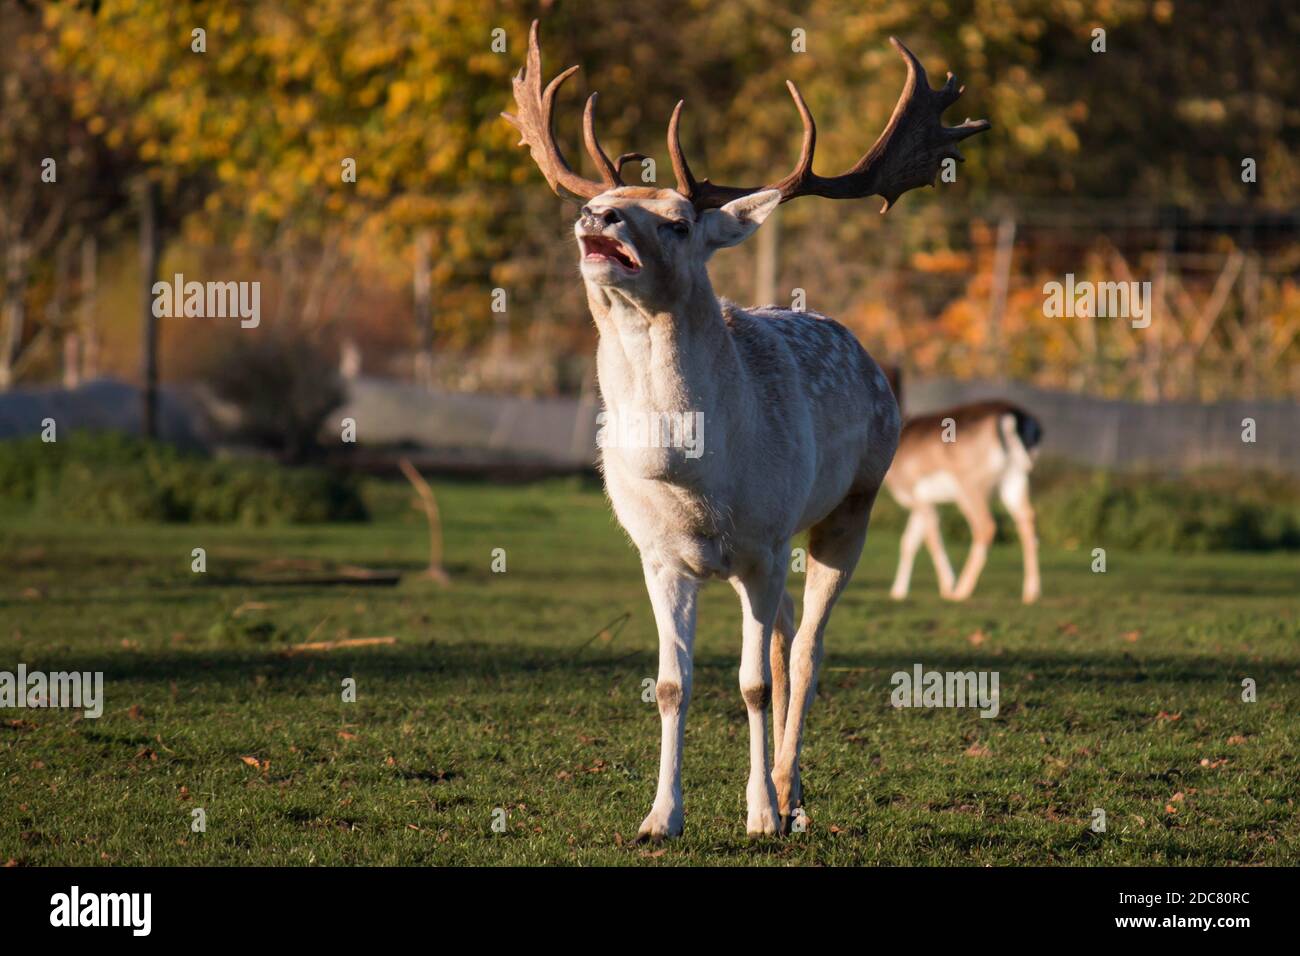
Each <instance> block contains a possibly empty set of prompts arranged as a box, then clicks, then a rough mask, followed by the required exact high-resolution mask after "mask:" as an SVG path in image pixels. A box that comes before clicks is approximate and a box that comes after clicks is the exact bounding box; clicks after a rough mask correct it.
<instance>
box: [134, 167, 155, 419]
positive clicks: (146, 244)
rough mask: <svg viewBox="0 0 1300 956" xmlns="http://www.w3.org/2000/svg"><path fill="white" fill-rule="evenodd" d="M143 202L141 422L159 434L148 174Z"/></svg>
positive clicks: (141, 186) (141, 185) (141, 190)
mask: <svg viewBox="0 0 1300 956" xmlns="http://www.w3.org/2000/svg"><path fill="white" fill-rule="evenodd" d="M136 193H137V197H138V199H139V204H140V308H141V310H142V311H141V318H142V319H143V320H144V327H143V331H144V336H143V350H142V354H141V356H140V364H141V378H142V379H143V385H144V391H143V397H144V406H143V408H142V409H141V425H142V431H143V433H144V437H146V438H157V437H158V317H157V316H155V315H154V314H153V284H154V281H155V279H156V277H157V275H158V254H159V251H160V249H161V242H160V239H159V235H158V195H157V190H156V187H155V186H154V184H153V183H152V182H150V181H149V179H148V178H147V177H142V178H141V179H140V180H139V182H138V183H137V184H136Z"/></svg>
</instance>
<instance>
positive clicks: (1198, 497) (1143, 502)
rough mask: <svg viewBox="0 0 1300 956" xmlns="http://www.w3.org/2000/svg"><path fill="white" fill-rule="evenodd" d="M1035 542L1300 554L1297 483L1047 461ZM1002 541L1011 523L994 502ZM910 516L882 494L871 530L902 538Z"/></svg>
mask: <svg viewBox="0 0 1300 956" xmlns="http://www.w3.org/2000/svg"><path fill="white" fill-rule="evenodd" d="M1030 487H1031V497H1032V500H1033V503H1034V510H1035V512H1036V513H1037V517H1038V521H1037V524H1038V536H1039V538H1040V539H1041V540H1042V542H1043V543H1044V544H1045V545H1047V546H1049V547H1062V548H1068V549H1073V548H1085V547H1086V548H1088V549H1091V548H1094V547H1114V548H1124V549H1126V550H1130V551H1267V550H1275V549H1295V548H1300V481H1297V480H1296V479H1294V478H1291V477H1287V476H1284V475H1277V474H1272V473H1267V472H1260V473H1250V472H1239V471H1231V470H1228V469H1214V470H1207V471H1199V472H1192V473H1189V474H1186V475H1182V476H1178V477H1169V476H1166V475H1156V474H1151V473H1146V472H1108V471H1101V470H1094V469H1087V468H1080V467H1079V466H1076V465H1070V464H1067V463H1064V462H1060V461H1046V462H1043V463H1042V464H1040V466H1039V467H1037V468H1035V469H1034V473H1033V475H1032V476H1031V477H1030ZM992 507H993V513H994V517H995V518H996V519H997V523H998V534H997V540H999V541H1012V542H1013V541H1015V540H1016V532H1015V526H1014V525H1013V524H1012V522H1011V520H1010V518H1009V517H1008V516H1007V515H1006V513H1005V512H1004V510H1003V509H1002V507H1001V505H1000V504H999V503H998V502H997V500H996V496H995V497H994V501H993V503H992ZM939 513H940V515H941V518H942V528H943V536H944V541H945V543H946V544H949V545H952V544H957V545H958V546H965V544H966V543H968V542H969V541H970V531H969V529H968V527H967V525H966V521H965V519H963V518H962V516H961V513H960V512H959V511H958V510H957V508H956V507H955V506H953V505H946V506H944V507H942V508H940V509H939ZM906 523H907V513H906V512H905V511H904V510H903V509H902V508H900V507H899V506H898V505H897V504H895V503H894V500H893V499H892V498H891V497H890V496H889V494H888V492H882V493H881V495H880V499H879V500H878V501H877V503H876V508H875V511H874V512H873V513H872V516H871V528H872V530H873V531H875V532H883V533H886V534H890V535H898V534H901V533H902V530H903V526H904V525H905V524H906Z"/></svg>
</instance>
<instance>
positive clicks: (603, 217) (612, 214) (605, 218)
mask: <svg viewBox="0 0 1300 956" xmlns="http://www.w3.org/2000/svg"><path fill="white" fill-rule="evenodd" d="M582 218H583V219H584V220H585V221H586V222H588V223H590V224H591V225H593V226H601V225H605V226H612V225H614V223H616V222H622V221H623V217H622V216H620V215H619V212H618V210H617V209H592V208H591V207H590V206H583V207H582Z"/></svg>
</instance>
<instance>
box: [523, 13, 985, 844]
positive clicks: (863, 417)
mask: <svg viewBox="0 0 1300 956" xmlns="http://www.w3.org/2000/svg"><path fill="white" fill-rule="evenodd" d="M891 42H893V44H894V46H895V47H896V48H897V49H898V50H899V52H900V53H901V54H902V55H903V57H904V58H905V60H906V61H907V67H908V77H907V84H906V87H905V88H904V91H903V95H902V97H901V98H900V99H899V102H898V106H897V107H896V108H895V110H894V114H893V116H892V118H891V119H890V121H889V125H888V126H887V127H886V129H885V131H884V133H883V134H882V135H881V137H880V139H879V140H878V141H877V142H876V144H875V145H874V146H873V147H872V148H871V150H869V151H868V152H867V154H866V155H865V156H863V157H862V159H861V160H859V161H858V163H857V164H856V165H854V166H853V167H852V168H851V169H850V170H849V171H848V172H846V173H845V174H844V175H842V176H834V177H822V176H818V175H816V174H815V173H814V172H813V171H812V159H813V150H814V145H815V136H816V133H815V128H814V125H813V120H812V116H811V114H810V113H809V111H808V107H807V106H806V104H805V103H804V101H803V98H802V96H800V94H799V91H798V90H797V89H796V88H795V86H794V84H792V83H791V84H787V85H788V86H789V88H790V93H791V95H792V96H793V97H794V101H795V105H796V107H797V108H798V110H799V113H800V116H801V117H802V119H803V124H804V138H803V150H802V154H801V156H800V159H799V162H798V164H797V165H796V167H795V169H794V171H793V172H792V173H790V175H788V176H786V177H785V178H784V179H782V180H780V181H779V182H777V183H773V184H772V185H770V186H767V187H752V188H739V187H729V186H718V185H714V184H712V183H710V182H709V181H708V180H707V179H705V180H696V179H695V178H694V177H693V176H692V174H691V171H690V169H689V167H688V166H687V164H686V159H685V157H684V156H683V155H682V150H681V145H680V142H679V139H678V122H679V120H680V117H681V108H682V104H681V103H678V104H677V109H676V110H675V111H674V112H673V116H672V120H671V122H670V123H669V127H668V148H669V155H670V157H671V159H672V165H673V171H674V173H675V175H676V178H677V188H676V189H675V190H673V189H651V188H644V187H628V186H625V185H624V184H623V182H622V180H621V179H620V176H619V171H620V169H621V168H622V165H623V163H624V162H626V161H628V160H630V159H634V158H636V159H641V158H644V157H642V156H640V154H624V155H623V156H620V157H619V158H618V160H617V161H611V160H610V159H609V157H608V156H607V155H606V154H605V152H604V150H603V149H601V147H600V144H599V143H598V142H597V140H596V134H595V124H594V116H593V114H594V106H595V100H596V94H594V93H593V94H592V95H591V97H590V98H589V99H588V101H587V106H586V110H585V113H584V117H583V120H584V122H583V133H584V139H585V142H586V146H587V151H588V153H589V154H590V155H591V158H592V160H593V162H594V163H595V164H596V168H597V169H598V170H599V171H600V176H601V180H600V181H599V182H597V181H594V180H589V179H585V178H583V177H581V176H580V175H578V174H576V173H575V172H574V171H573V170H572V169H570V167H569V166H568V164H567V163H566V162H565V160H564V158H563V156H562V154H561V153H560V150H559V147H558V146H557V144H556V142H555V139H554V133H553V131H552V114H553V110H554V103H555V95H556V92H557V91H558V89H559V86H560V84H561V83H562V82H563V81H564V80H565V79H567V78H568V77H569V76H571V75H572V74H573V73H574V72H575V71H576V70H577V67H576V66H575V67H571V68H570V69H568V70H566V71H564V72H563V73H561V74H560V75H559V76H557V77H555V79H553V80H552V81H551V82H550V83H549V84H548V85H547V86H546V88H545V90H543V89H542V84H541V76H542V70H541V52H540V49H539V47H538V42H537V23H536V22H534V23H533V26H532V30H531V33H530V35H529V43H528V61H527V66H526V67H525V69H524V70H522V71H521V72H520V74H519V75H518V76H517V77H516V78H515V81H514V98H515V103H516V106H517V115H514V116H512V115H509V114H503V115H505V117H506V119H508V120H509V121H510V122H511V123H512V124H514V126H515V127H516V128H517V129H518V130H519V132H520V134H521V135H522V137H523V139H522V141H521V143H520V145H527V146H528V147H529V149H530V151H531V153H532V157H533V160H534V161H535V162H536V163H537V165H538V166H539V167H540V168H541V171H542V173H543V174H544V175H545V176H546V179H547V181H548V182H549V183H550V185H551V188H552V189H553V190H555V192H556V193H557V194H559V195H560V196H561V197H563V198H574V199H577V200H578V201H580V202H585V205H583V207H582V213H581V215H580V217H579V218H578V221H577V224H576V226H575V229H574V231H575V233H576V236H577V240H578V245H579V247H580V251H581V271H582V279H583V282H584V283H585V285H586V292H587V302H588V305H589V306H590V308H591V314H592V317H593V318H594V319H595V322H596V328H597V331H598V332H599V335H600V344H599V347H598V350H597V356H596V364H597V373H598V377H599V382H600V391H601V395H602V397H603V401H604V406H605V414H606V416H607V420H616V421H624V420H627V419H637V420H639V421H643V422H645V421H648V422H651V423H663V422H665V421H681V420H685V419H689V420H692V421H701V422H703V424H704V430H703V432H702V435H703V438H704V442H703V446H702V451H703V453H702V454H694V453H691V452H690V451H689V450H688V449H685V448H683V447H680V445H681V443H680V442H676V443H675V442H673V441H671V440H669V441H662V440H657V439H656V437H655V436H650V437H648V439H647V440H644V441H639V442H618V441H615V442H612V443H611V442H606V443H605V447H604V448H603V449H602V455H601V457H602V468H603V471H604V475H605V487H606V490H607V492H608V494H609V499H610V501H611V503H612V504H613V507H614V512H615V514H616V515H617V516H618V520H619V521H620V523H621V524H622V525H623V527H624V529H626V531H627V533H628V535H629V536H630V537H631V539H632V541H633V543H634V544H635V545H636V546H637V548H638V549H639V551H640V553H641V561H642V565H643V568H644V572H645V580H646V587H647V589H648V590H649V592H650V603H651V605H652V606H653V608H654V616H655V622H656V624H657V626H658V632H659V675H658V681H657V683H656V687H655V694H656V698H657V700H658V705H659V714H660V718H661V721H662V735H661V750H660V762H659V785H658V789H657V791H656V794H655V800H654V805H653V807H652V808H651V810H650V813H649V815H648V816H647V817H646V818H645V820H644V822H643V823H642V824H641V827H640V830H639V834H638V838H639V839H653V840H660V839H663V838H665V837H673V836H678V835H680V834H681V833H682V829H683V822H684V821H683V813H682V793H681V765H682V738H683V733H684V728H685V722H686V710H687V707H688V705H689V703H690V697H691V668H692V649H693V645H694V642H695V610H696V597H697V594H698V591H699V588H700V585H701V583H702V582H703V581H705V580H706V579H708V578H717V577H721V578H725V579H727V580H728V581H729V582H730V583H731V585H732V587H734V588H735V590H736V592H737V593H738V595H739V596H740V604H741V610H742V613H743V626H742V642H741V655H740V692H741V697H742V698H743V700H744V702H745V707H746V710H747V712H748V716H749V741H750V746H749V753H750V769H749V783H748V787H747V788H746V798H747V806H748V818H747V824H746V829H747V831H748V833H749V834H750V836H760V835H764V834H774V833H776V832H778V831H781V832H785V831H787V830H788V829H789V827H790V824H791V819H792V814H793V812H794V810H795V808H796V807H798V806H799V803H800V796H801V791H800V784H799V769H798V768H799V749H800V744H801V741H802V738H803V730H804V722H805V720H806V718H807V714H808V708H809V705H810V704H811V702H812V698H813V695H814V692H815V688H816V680H817V669H818V665H819V663H820V661H821V657H822V636H823V633H824V631H825V629H826V622H827V619H828V618H829V616H830V613H831V609H832V607H833V606H834V604H835V601H836V599H837V598H838V597H839V595H840V592H841V591H843V590H844V587H845V585H846V584H848V581H849V578H850V577H851V575H852V574H853V570H854V567H855V566H856V565H857V562H858V557H859V555H860V554H861V551H862V545H863V541H864V539H865V537H866V532H867V522H868V519H869V518H870V516H871V508H872V504H873V503H874V502H875V499H876V494H877V492H878V491H879V490H880V486H881V483H882V482H883V480H884V477H885V473H886V472H887V471H888V469H889V464H890V461H891V460H892V459H893V456H894V450H895V447H896V446H897V444H898V433H899V412H898V404H897V402H895V400H894V396H893V394H892V392H891V391H890V388H889V385H888V383H887V382H886V380H885V377H884V376H883V375H882V374H881V371H880V368H879V367H878V366H877V365H876V363H875V362H874V361H873V360H872V358H871V357H870V356H869V355H868V354H867V353H866V352H865V351H864V350H863V349H862V347H861V346H860V345H859V344H858V342H857V340H856V339H855V338H854V337H853V335H852V333H850V332H849V331H848V330H847V329H845V328H844V327H843V326H841V325H840V324H838V323H837V322H834V321H833V320H831V319H829V318H826V317H825V316H822V315H817V314H814V313H808V312H802V313H798V312H791V311H787V310H785V309H779V308H776V307H772V306H768V307H764V308H761V309H752V310H745V309H741V308H738V307H737V306H735V305H733V304H732V303H730V302H727V301H725V300H719V299H718V298H717V296H716V295H715V294H714V292H713V288H712V285H711V284H710V282H709V275H708V271H707V269H706V268H705V264H706V262H707V261H708V259H709V256H710V255H712V253H713V252H714V251H715V250H717V249H722V248H725V247H727V246H734V245H736V244H737V243H739V242H741V241H743V240H744V239H746V238H747V237H748V236H749V235H751V234H752V233H753V232H754V231H755V230H756V229H757V228H758V226H759V225H760V224H761V223H762V222H763V220H764V219H766V218H767V216H768V215H769V214H770V213H771V212H772V211H773V210H774V209H775V208H776V207H777V205H778V204H779V203H782V202H785V201H787V200H790V199H794V198H795V197H797V196H803V195H817V196H825V197H827V198H832V199H848V198H853V197H859V196H867V195H880V196H883V197H884V198H885V207H884V208H885V209H888V208H889V206H890V204H891V203H892V202H893V201H894V200H895V199H896V198H897V197H898V196H899V195H901V194H902V193H903V192H904V191H906V190H908V189H911V188H913V187H916V186H922V185H929V184H932V183H933V181H934V179H935V177H936V175H937V173H938V169H939V164H940V162H941V161H942V160H944V159H946V158H949V157H954V158H960V155H959V154H958V152H957V149H956V143H957V141H958V140H961V139H963V138H965V137H967V136H970V135H972V134H973V133H977V132H980V131H981V130H984V129H986V128H988V123H987V122H984V121H980V122H971V121H969V120H968V121H967V122H966V123H965V124H963V125H962V126H958V127H953V128H949V127H945V126H943V125H942V123H941V122H940V114H941V113H942V112H943V110H944V109H945V108H946V107H947V106H949V105H950V104H951V103H952V102H953V101H954V100H956V99H957V97H958V95H960V92H961V91H960V89H958V87H957V86H956V81H955V80H953V79H952V77H951V76H950V77H949V79H948V83H947V85H946V86H944V87H943V88H942V89H941V90H933V89H931V88H930V85H929V83H928V81H927V80H926V79H925V71H924V69H923V68H922V67H921V65H920V63H918V62H917V60H916V58H915V57H913V56H912V54H911V53H910V52H909V51H908V50H907V49H906V48H905V47H904V46H903V45H902V44H901V43H899V42H898V41H896V40H893V41H891ZM882 211H884V210H882ZM805 529H808V530H809V542H808V562H807V581H806V585H805V589H804V604H803V619H802V621H801V622H800V625H799V629H798V631H797V632H796V631H795V629H794V605H793V602H792V601H791V599H790V596H789V595H788V594H787V593H786V590H785V578H786V572H787V568H788V567H789V558H790V542H791V539H792V538H793V537H794V535H796V534H797V533H799V532H800V531H803V530H805ZM773 637H775V640H774V639H773ZM769 705H771V707H772V710H773V738H774V751H773V752H774V754H775V757H774V758H773V759H772V760H769V751H768V746H767V711H768V707H769Z"/></svg>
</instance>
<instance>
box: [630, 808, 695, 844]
mask: <svg viewBox="0 0 1300 956" xmlns="http://www.w3.org/2000/svg"><path fill="white" fill-rule="evenodd" d="M684 829H685V826H684V824H683V821H682V813H681V811H680V810H672V811H669V812H667V813H660V812H659V811H656V810H651V811H650V814H649V816H647V817H646V818H645V819H644V820H642V821H641V827H640V829H638V830H637V833H636V842H637V843H660V842H662V841H664V840H670V839H673V838H674V837H679V836H681V835H682V831H683V830H684Z"/></svg>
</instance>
